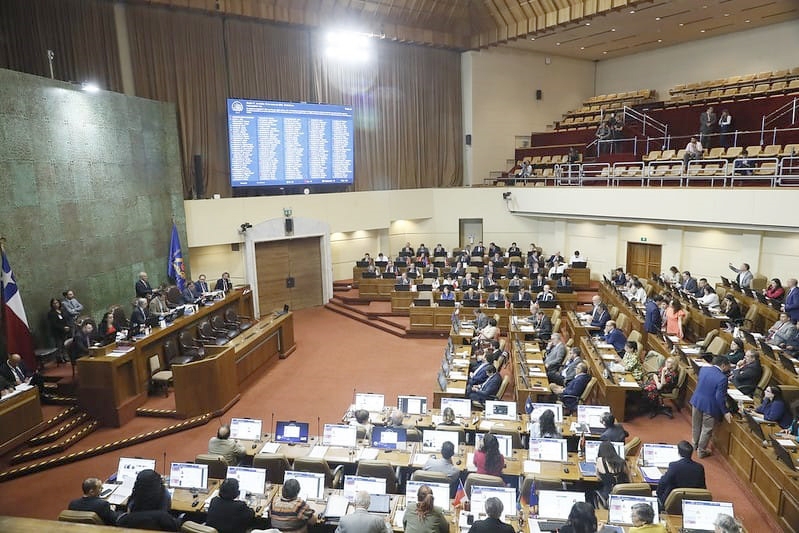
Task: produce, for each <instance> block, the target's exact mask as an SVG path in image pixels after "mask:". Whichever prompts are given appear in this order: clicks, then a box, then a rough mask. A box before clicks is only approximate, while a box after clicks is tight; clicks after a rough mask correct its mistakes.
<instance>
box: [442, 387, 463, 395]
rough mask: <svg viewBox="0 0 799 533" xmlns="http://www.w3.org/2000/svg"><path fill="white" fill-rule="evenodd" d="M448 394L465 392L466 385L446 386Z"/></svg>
mask: <svg viewBox="0 0 799 533" xmlns="http://www.w3.org/2000/svg"><path fill="white" fill-rule="evenodd" d="M446 392H447V393H448V394H466V387H447V391H446Z"/></svg>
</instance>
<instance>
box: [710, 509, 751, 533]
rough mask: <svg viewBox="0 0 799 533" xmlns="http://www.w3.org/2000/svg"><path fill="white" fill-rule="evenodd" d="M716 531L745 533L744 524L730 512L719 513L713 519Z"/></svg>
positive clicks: (720, 532) (717, 532)
mask: <svg viewBox="0 0 799 533" xmlns="http://www.w3.org/2000/svg"><path fill="white" fill-rule="evenodd" d="M713 525H714V526H715V527H716V533H743V531H744V526H743V525H742V524H741V523H740V522H739V521H737V520H736V519H735V518H734V517H732V516H730V515H728V514H719V515H718V516H716V519H715V520H714V521H713Z"/></svg>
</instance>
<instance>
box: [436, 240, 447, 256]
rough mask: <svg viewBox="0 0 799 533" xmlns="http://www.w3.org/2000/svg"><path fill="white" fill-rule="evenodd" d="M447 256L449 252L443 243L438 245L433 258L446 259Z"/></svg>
mask: <svg viewBox="0 0 799 533" xmlns="http://www.w3.org/2000/svg"><path fill="white" fill-rule="evenodd" d="M446 255H447V250H446V249H445V248H444V246H443V245H442V244H441V243H438V244H436V247H435V248H433V256H439V257H446Z"/></svg>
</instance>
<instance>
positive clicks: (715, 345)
mask: <svg viewBox="0 0 799 533" xmlns="http://www.w3.org/2000/svg"><path fill="white" fill-rule="evenodd" d="M729 349H730V343H728V342H727V341H726V340H724V337H719V336H716V337H715V338H714V339H713V340H712V341H710V344H709V345H708V346H707V348H706V349H705V350H704V351H705V352H707V353H712V354H713V355H724V354H725V353H727V351H728V350H729Z"/></svg>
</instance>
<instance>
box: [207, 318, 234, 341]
mask: <svg viewBox="0 0 799 533" xmlns="http://www.w3.org/2000/svg"><path fill="white" fill-rule="evenodd" d="M211 329H212V331H213V332H214V335H217V336H220V335H224V336H225V337H227V338H228V339H232V338H233V337H235V336H236V335H238V334H239V328H238V327H236V326H230V327H228V326H227V325H226V324H225V320H224V319H223V318H222V315H214V316H213V317H211Z"/></svg>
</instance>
